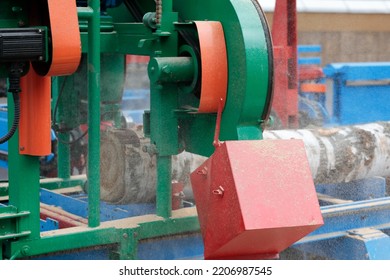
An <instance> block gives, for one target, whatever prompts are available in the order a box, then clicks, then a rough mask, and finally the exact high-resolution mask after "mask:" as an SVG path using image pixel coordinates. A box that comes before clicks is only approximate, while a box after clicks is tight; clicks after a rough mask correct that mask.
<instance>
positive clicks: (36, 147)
mask: <svg viewBox="0 0 390 280" xmlns="http://www.w3.org/2000/svg"><path fill="white" fill-rule="evenodd" d="M21 89H22V91H21V93H20V122H19V151H20V153H21V154H24V155H33V156H45V155H48V154H50V153H51V110H50V100H51V78H50V77H42V76H39V75H38V74H36V73H35V71H34V70H33V69H31V70H30V72H29V73H28V74H27V75H26V76H25V77H23V78H22V79H21Z"/></svg>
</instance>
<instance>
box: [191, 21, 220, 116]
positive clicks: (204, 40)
mask: <svg viewBox="0 0 390 280" xmlns="http://www.w3.org/2000/svg"><path fill="white" fill-rule="evenodd" d="M195 25H196V28H197V30H198V37H199V45H200V57H201V77H202V80H201V91H200V104H199V110H198V111H199V113H216V112H217V111H218V107H219V104H220V100H221V99H222V100H223V106H224V105H225V101H226V93H227V83H228V66H227V54H226V44H225V36H224V33H223V28H222V24H221V23H220V22H218V21H195Z"/></svg>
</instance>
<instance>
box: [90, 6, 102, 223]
mask: <svg viewBox="0 0 390 280" xmlns="http://www.w3.org/2000/svg"><path fill="white" fill-rule="evenodd" d="M88 4H89V6H90V8H91V9H92V10H93V14H92V16H91V18H90V19H89V24H88V211H89V212H88V226H89V227H98V226H99V225H100V1H99V0H89V1H88Z"/></svg>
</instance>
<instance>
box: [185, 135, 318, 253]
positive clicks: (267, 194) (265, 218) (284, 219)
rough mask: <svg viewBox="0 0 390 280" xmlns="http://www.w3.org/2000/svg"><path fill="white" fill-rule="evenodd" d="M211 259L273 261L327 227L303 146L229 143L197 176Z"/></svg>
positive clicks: (269, 142) (197, 197)
mask: <svg viewBox="0 0 390 280" xmlns="http://www.w3.org/2000/svg"><path fill="white" fill-rule="evenodd" d="M191 183H192V188H193V192H194V197H195V202H196V205H197V211H198V216H199V223H200V226H201V231H202V236H203V241H204V257H205V259H268V258H277V257H278V254H279V253H280V252H281V251H283V250H284V249H286V248H288V247H289V246H290V245H292V244H293V243H295V242H296V241H298V240H299V239H301V238H303V237H304V236H306V235H307V234H309V233H310V232H312V231H314V230H315V229H317V228H318V227H320V226H321V225H323V219H322V215H321V211H320V207H319V204H318V199H317V195H316V191H315V188H314V183H313V179H312V176H311V171H310V168H309V163H308V160H307V158H306V152H305V149H304V145H303V142H302V141H300V140H259V141H258V140H252V141H226V142H224V143H223V144H221V145H220V146H219V147H217V148H216V151H215V152H214V154H213V155H212V156H211V157H210V158H209V159H208V160H207V161H206V162H205V163H204V164H203V165H201V166H200V167H199V168H198V169H196V170H195V171H194V172H193V173H192V174H191Z"/></svg>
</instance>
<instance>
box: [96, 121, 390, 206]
mask: <svg viewBox="0 0 390 280" xmlns="http://www.w3.org/2000/svg"><path fill="white" fill-rule="evenodd" d="M137 135H138V136H139V139H140V140H137V139H135V138H134V133H133V134H132V137H133V138H132V139H133V140H132V141H128V140H127V141H124V142H123V143H122V147H118V146H117V145H115V147H116V148H112V147H111V148H110V149H114V150H117V149H118V150H119V152H118V151H116V152H113V151H112V150H110V152H108V153H106V155H107V154H109V155H111V156H106V157H107V158H104V157H103V158H102V166H105V167H106V169H102V170H101V172H102V178H104V180H102V184H103V185H102V189H103V190H104V191H102V199H103V200H106V201H109V202H115V203H130V202H145V201H152V200H153V199H154V196H155V184H156V163H155V160H156V156H155V155H153V154H149V153H147V152H145V149H144V148H143V147H144V146H145V145H148V143H149V141H148V139H145V138H143V137H142V136H141V135H142V131H141V130H139V131H137ZM110 138H111V137H110ZM134 139H135V140H134ZM264 139H301V140H303V142H304V144H305V149H306V153H307V157H308V160H309V165H310V169H311V172H312V176H313V180H314V183H315V184H318V183H340V182H349V181H353V180H357V179H362V178H369V177H375V176H383V177H388V176H390V122H380V123H370V124H363V125H355V126H345V127H335V128H317V129H298V130H266V131H265V132H264ZM111 144H112V143H108V144H107V143H103V147H102V148H103V150H105V149H106V148H105V145H110V146H111ZM113 155H118V157H119V158H118V159H117V160H116V157H117V156H114V158H112V156H113ZM118 160H119V161H118ZM205 160H206V158H205V157H202V156H199V155H195V154H191V153H188V152H183V153H181V154H179V155H176V156H173V161H172V180H175V181H179V182H181V183H183V184H184V186H185V187H184V193H185V195H186V196H187V197H189V198H191V196H192V190H191V185H190V180H189V174H190V173H191V172H192V171H193V170H195V169H196V168H197V167H198V166H200V165H201V164H202V163H203V162H204V161H205ZM118 164H119V165H120V166H121V167H120V170H121V171H122V172H121V175H123V176H124V177H123V178H121V179H120V180H117V179H118V174H115V175H114V176H111V175H110V174H106V173H107V171H110V172H111V171H112V170H118V169H117V168H118V166H117V165H118ZM286 164H288V162H286ZM109 178H112V179H113V180H109ZM113 181H115V182H114V183H113ZM118 182H119V183H118Z"/></svg>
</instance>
